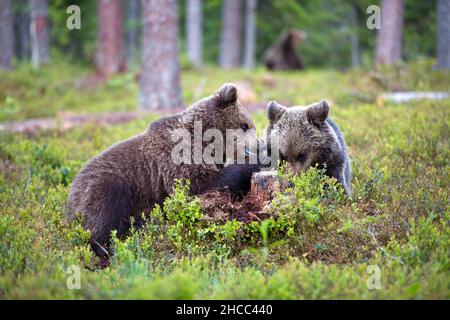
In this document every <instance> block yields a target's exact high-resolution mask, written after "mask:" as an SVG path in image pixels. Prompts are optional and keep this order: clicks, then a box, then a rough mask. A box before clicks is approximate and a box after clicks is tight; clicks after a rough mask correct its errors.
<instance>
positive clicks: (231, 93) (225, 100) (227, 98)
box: [217, 83, 237, 107]
mask: <svg viewBox="0 0 450 320" xmlns="http://www.w3.org/2000/svg"><path fill="white" fill-rule="evenodd" d="M217 96H218V98H219V104H220V106H223V107H226V106H229V105H230V104H234V103H235V102H236V101H237V88H236V86H235V85H234V84H232V83H225V84H224V85H222V86H221V87H220V89H219V91H217Z"/></svg>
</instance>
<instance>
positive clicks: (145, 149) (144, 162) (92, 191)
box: [66, 84, 255, 254]
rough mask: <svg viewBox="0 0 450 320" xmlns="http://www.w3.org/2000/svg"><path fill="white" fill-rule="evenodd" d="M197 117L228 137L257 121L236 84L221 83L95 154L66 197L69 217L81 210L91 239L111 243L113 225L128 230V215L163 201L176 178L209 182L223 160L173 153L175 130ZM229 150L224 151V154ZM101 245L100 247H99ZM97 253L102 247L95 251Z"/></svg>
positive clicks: (195, 186)
mask: <svg viewBox="0 0 450 320" xmlns="http://www.w3.org/2000/svg"><path fill="white" fill-rule="evenodd" d="M194 121H201V122H202V129H203V132H204V131H206V130H207V129H210V128H216V129H218V130H220V131H221V132H222V135H223V137H224V140H225V139H226V129H239V128H241V127H242V125H243V124H246V125H247V126H248V127H249V128H250V129H251V130H249V132H250V131H252V132H254V129H255V125H254V123H253V121H252V120H251V118H250V117H249V116H248V114H247V112H246V111H245V110H244V109H243V107H242V105H241V104H240V102H239V101H238V100H237V91H236V87H235V86H234V85H231V84H225V85H223V86H222V87H221V88H220V90H219V91H218V92H217V93H216V94H214V95H212V96H210V97H207V98H205V99H203V100H201V101H199V102H197V103H195V104H194V105H193V106H191V107H189V108H188V109H187V110H186V111H184V112H182V113H179V114H176V115H173V116H168V117H164V118H161V119H159V120H158V121H156V122H154V123H152V124H151V125H150V127H149V128H148V130H147V131H146V132H144V133H142V134H139V135H137V136H135V137H132V138H130V139H127V140H125V141H122V142H119V143H117V144H115V145H113V146H112V147H110V148H109V149H107V150H106V151H104V152H103V153H101V154H100V155H98V156H97V157H95V158H94V159H92V160H91V161H90V162H89V163H88V164H87V165H86V167H85V168H84V169H83V170H81V172H80V173H79V174H78V176H77V177H76V178H75V180H74V182H73V184H72V188H71V190H70V193H69V198H68V201H67V206H66V212H67V215H68V217H69V219H73V218H74V217H75V216H76V214H77V213H79V214H81V215H82V216H83V218H84V219H83V224H84V227H85V228H86V229H87V230H90V231H91V236H92V243H93V244H101V245H104V244H106V243H108V241H109V237H110V234H111V231H112V230H117V233H118V235H119V236H120V235H122V234H124V233H125V232H126V231H127V230H128V228H129V227H130V217H132V216H133V217H134V218H135V219H136V221H138V222H139V220H140V216H141V213H142V212H143V211H144V212H149V211H150V210H151V209H152V208H153V207H154V205H155V204H159V203H162V202H163V200H164V198H165V197H166V196H168V195H169V194H170V193H171V191H172V187H173V183H174V179H190V182H191V185H190V186H191V189H190V191H191V193H200V192H202V191H204V190H206V189H208V188H209V187H210V185H211V184H212V181H214V180H215V178H216V177H217V176H218V175H220V173H221V172H222V170H223V165H221V164H212V165H206V164H203V165H201V164H180V165H176V164H175V163H173V161H172V159H171V151H172V148H173V146H174V145H175V144H176V142H172V140H171V133H172V132H173V130H175V129H187V130H188V131H189V132H190V133H191V134H192V133H193V124H194ZM224 156H225V155H224ZM100 251H102V250H100ZM97 254H101V252H98V251H97Z"/></svg>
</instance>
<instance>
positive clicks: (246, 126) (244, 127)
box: [241, 123, 250, 132]
mask: <svg viewBox="0 0 450 320" xmlns="http://www.w3.org/2000/svg"><path fill="white" fill-rule="evenodd" d="M241 129H242V130H243V131H244V132H245V131H247V130H248V129H250V127H249V126H248V124H247V123H243V124H241Z"/></svg>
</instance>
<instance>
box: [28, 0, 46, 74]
mask: <svg viewBox="0 0 450 320" xmlns="http://www.w3.org/2000/svg"><path fill="white" fill-rule="evenodd" d="M48 29H49V20H48V2H47V0H31V23H30V38H31V63H32V64H33V67H34V68H36V69H38V68H39V67H40V66H41V65H43V64H47V63H48V62H49V61H50V38H49V30H48Z"/></svg>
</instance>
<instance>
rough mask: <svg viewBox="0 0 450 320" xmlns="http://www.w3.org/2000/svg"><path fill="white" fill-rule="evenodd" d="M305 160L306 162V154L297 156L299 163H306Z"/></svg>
mask: <svg viewBox="0 0 450 320" xmlns="http://www.w3.org/2000/svg"><path fill="white" fill-rule="evenodd" d="M305 160H306V154H305V153H300V154H299V155H298V156H297V161H299V162H305Z"/></svg>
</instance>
